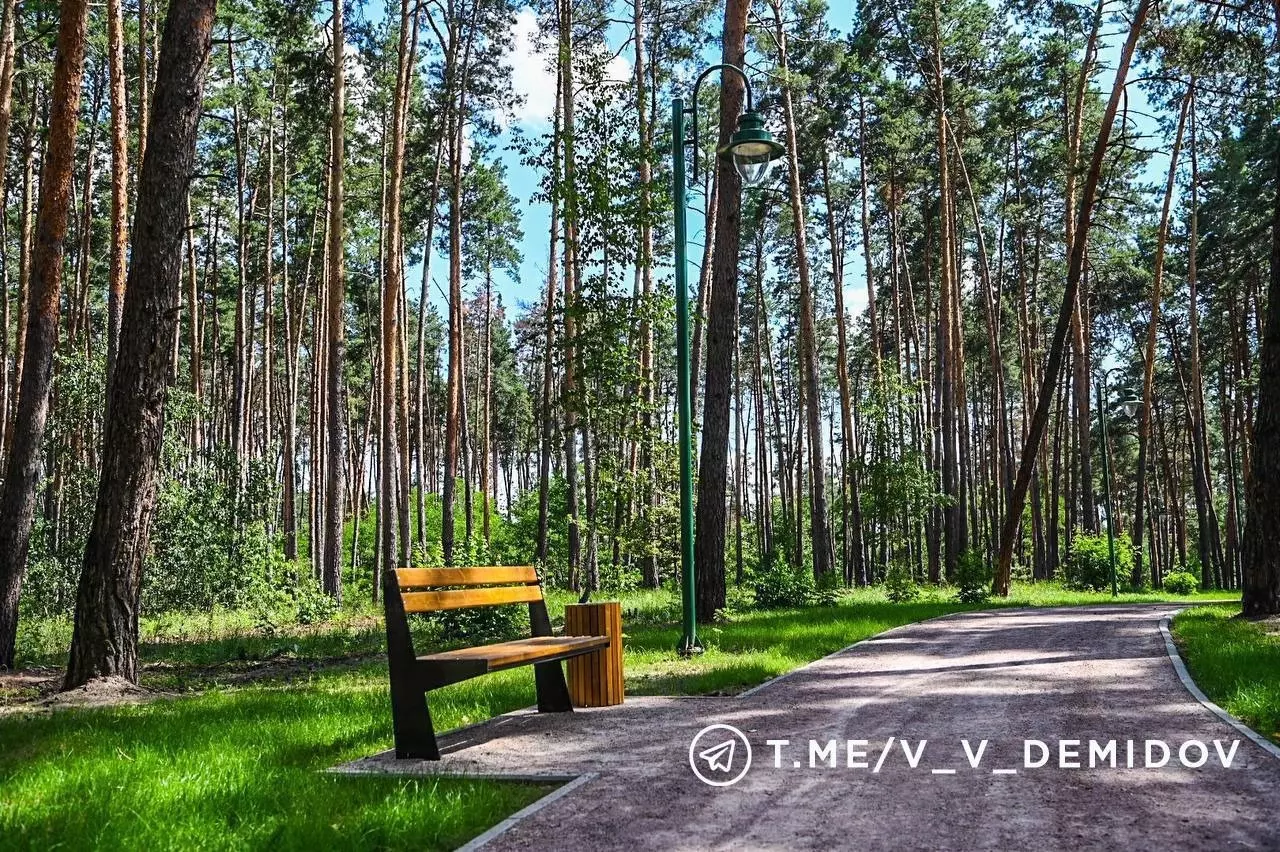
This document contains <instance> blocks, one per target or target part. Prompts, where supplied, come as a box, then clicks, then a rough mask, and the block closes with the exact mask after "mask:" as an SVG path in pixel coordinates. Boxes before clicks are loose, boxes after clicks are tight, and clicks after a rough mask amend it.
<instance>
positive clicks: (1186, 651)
mask: <svg viewBox="0 0 1280 852" xmlns="http://www.w3.org/2000/svg"><path fill="white" fill-rule="evenodd" d="M1239 614H1240V607H1239V606H1235V605H1231V606H1203V607H1196V608H1195V609H1189V610H1187V611H1186V612H1183V613H1181V614H1180V615H1179V616H1178V617H1177V618H1175V619H1174V621H1173V636H1174V641H1175V642H1177V644H1178V649H1179V651H1180V652H1181V653H1182V656H1183V659H1184V660H1185V661H1186V663H1187V669H1188V671H1190V672H1191V677H1192V678H1194V679H1195V682H1196V684H1197V685H1198V686H1199V687H1200V688H1201V689H1202V690H1204V693H1205V694H1206V695H1208V696H1209V697H1210V698H1211V699H1213V701H1214V703H1215V704H1217V705H1218V706H1220V707H1222V709H1224V710H1226V711H1227V712H1228V713H1230V714H1231V715H1232V716H1235V717H1236V718H1237V719H1239V720H1241V721H1242V722H1244V723H1245V724H1246V725H1248V726H1249V727H1251V728H1253V729H1254V730H1255V731H1257V732H1258V733H1260V734H1262V735H1263V736H1265V737H1270V738H1271V739H1272V740H1274V741H1275V742H1277V743H1280V623H1277V622H1276V621H1275V620H1272V621H1271V622H1270V623H1269V624H1260V623H1256V622H1251V621H1245V620H1244V619H1242V618H1239V617H1237V616H1239Z"/></svg>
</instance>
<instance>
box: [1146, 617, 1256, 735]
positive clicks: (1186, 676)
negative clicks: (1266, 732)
mask: <svg viewBox="0 0 1280 852" xmlns="http://www.w3.org/2000/svg"><path fill="white" fill-rule="evenodd" d="M1188 609H1191V607H1183V608H1182V609H1180V610H1178V611H1177V612H1175V613H1174V614H1173V615H1172V616H1171V615H1166V616H1165V617H1164V618H1162V619H1160V633H1161V634H1162V635H1163V636H1164V649H1165V651H1167V652H1168V654H1169V661H1170V662H1171V663H1173V670H1174V671H1176V672H1177V673H1178V680H1180V681H1182V685H1183V686H1185V687H1186V688H1187V692H1189V693H1191V697H1192V698H1194V699H1195V700H1196V701H1199V702H1200V704H1201V705H1202V706H1203V707H1204V708H1205V709H1206V710H1208V711H1209V712H1210V713H1212V714H1213V715H1215V716H1217V717H1218V718H1219V719H1221V720H1222V721H1224V722H1226V723H1227V724H1228V725H1230V726H1231V727H1233V728H1235V729H1236V730H1237V731H1239V732H1240V733H1241V734H1243V735H1244V736H1246V737H1248V738H1249V739H1250V740H1252V741H1253V742H1254V743H1255V744H1256V745H1257V746H1258V747H1259V748H1261V749H1262V750H1263V751H1265V752H1266V753H1267V754H1269V755H1271V756H1272V757H1274V758H1276V759H1277V760H1280V746H1277V745H1276V744H1275V743H1273V742H1271V740H1269V739H1267V738H1266V737H1264V736H1262V734H1259V733H1258V732H1257V731H1255V730H1254V729H1253V728H1250V727H1249V726H1248V725H1246V724H1245V723H1244V722H1241V721H1240V720H1239V719H1237V718H1236V717H1235V716H1232V715H1231V714H1230V713H1228V712H1227V711H1226V710H1223V709H1222V708H1221V707H1219V706H1218V705H1217V704H1215V703H1213V702H1212V701H1210V700H1209V696H1207V695H1205V694H1204V691H1203V690H1202V689H1200V687H1198V686H1196V682H1195V681H1194V680H1192V679H1191V673H1190V672H1189V671H1187V664H1186V663H1184V662H1183V661H1182V656H1181V655H1180V654H1179V653H1178V646H1177V645H1175V644H1174V642H1173V631H1172V630H1171V629H1170V627H1171V625H1172V623H1173V617H1174V616H1176V615H1181V614H1182V613H1184V612H1186V611H1187V610H1188Z"/></svg>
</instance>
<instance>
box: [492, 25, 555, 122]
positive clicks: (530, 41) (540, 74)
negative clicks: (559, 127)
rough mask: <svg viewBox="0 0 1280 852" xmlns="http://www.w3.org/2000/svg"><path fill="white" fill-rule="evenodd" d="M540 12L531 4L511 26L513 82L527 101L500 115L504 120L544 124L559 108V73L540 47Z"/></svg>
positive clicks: (517, 91) (510, 52)
mask: <svg viewBox="0 0 1280 852" xmlns="http://www.w3.org/2000/svg"><path fill="white" fill-rule="evenodd" d="M540 32H541V29H540V27H539V26H538V16H537V14H535V13H534V11H533V10H532V9H530V8H529V7H527V6H526V7H525V8H523V9H521V10H520V11H519V12H518V13H517V14H516V19H515V22H514V23H513V24H512V26H511V48H510V50H509V51H508V52H507V55H506V64H507V65H509V66H510V67H511V82H512V86H513V88H514V89H515V91H516V94H517V95H519V96H520V97H521V98H522V100H523V104H522V105H521V106H519V107H516V108H515V109H514V110H513V112H512V114H509V115H501V116H499V121H500V122H501V123H502V124H504V125H505V124H507V123H514V124H531V125H543V124H547V123H549V122H550V121H551V115H552V113H553V112H555V108H556V74H555V71H554V70H553V69H552V68H551V67H550V64H549V63H548V57H547V54H546V53H544V52H543V51H541V50H540V49H539V45H538V34H539V33H540Z"/></svg>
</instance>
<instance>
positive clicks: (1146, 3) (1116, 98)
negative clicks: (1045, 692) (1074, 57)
mask: <svg viewBox="0 0 1280 852" xmlns="http://www.w3.org/2000/svg"><path fill="white" fill-rule="evenodd" d="M1150 10H1151V0H1139V2H1138V6H1137V8H1136V9H1135V10H1134V13H1133V18H1132V20H1131V22H1130V26H1129V35H1128V37H1127V38H1126V40H1125V43H1124V47H1123V48H1122V49H1121V51H1120V61H1119V63H1118V64H1117V66H1116V74H1115V80H1114V82H1113V83H1112V86H1111V96H1110V98H1109V99H1108V100H1107V107H1106V110H1105V112H1104V113H1103V116H1102V126H1101V127H1100V128H1099V129H1098V139H1097V142H1096V143H1095V144H1094V148H1093V160H1092V162H1091V163H1090V166H1089V172H1088V175H1087V176H1086V178H1085V184H1084V191H1083V192H1082V193H1081V197H1080V205H1079V209H1078V211H1077V214H1076V229H1075V237H1074V239H1073V240H1072V243H1071V256H1070V262H1069V263H1068V266H1067V281H1066V287H1065V288H1064V291H1063V297H1062V307H1061V308H1060V309H1059V311H1058V323H1057V326H1056V327H1055V328H1054V332H1053V339H1052V341H1050V345H1049V358H1048V360H1047V362H1046V364H1045V369H1044V373H1043V374H1042V376H1041V381H1040V395H1039V397H1038V401H1037V402H1036V408H1035V413H1034V414H1033V415H1032V417H1031V425H1030V428H1028V430H1027V438H1026V441H1025V442H1024V443H1023V446H1022V459H1021V461H1020V463H1019V465H1018V476H1017V478H1016V479H1015V480H1014V483H1013V491H1012V492H1011V493H1010V495H1009V503H1008V506H1007V508H1006V510H1005V518H1004V526H1003V529H1002V530H1001V532H1000V555H999V560H998V562H997V565H996V572H995V580H994V582H993V584H992V586H993V589H994V591H995V593H996V594H998V595H1000V596H1002V597H1007V596H1008V594H1009V573H1010V569H1011V568H1012V563H1013V546H1014V543H1015V541H1016V539H1017V538H1018V532H1019V530H1020V529H1021V527H1022V511H1023V509H1024V508H1026V503H1027V490H1028V488H1029V487H1030V484H1031V474H1032V473H1033V472H1034V470H1035V464H1036V455H1037V451H1038V449H1039V446H1040V441H1041V439H1042V438H1043V437H1044V432H1045V428H1046V426H1047V425H1048V422H1049V408H1050V406H1051V405H1052V404H1053V396H1054V390H1055V388H1056V386H1057V384H1058V377H1059V375H1060V374H1061V371H1062V361H1063V355H1064V349H1065V345H1066V339H1067V332H1068V331H1069V330H1070V328H1071V318H1072V315H1073V314H1074V313H1075V307H1076V301H1077V298H1078V296H1079V292H1080V277H1081V274H1082V273H1083V271H1084V254H1085V244H1086V242H1087V241H1088V233H1089V225H1090V224H1091V222H1092V218H1093V205H1094V199H1095V197H1096V195H1097V191H1098V182H1099V180H1100V179H1101V177H1102V165H1103V161H1104V160H1105V158H1106V154H1107V143H1108V141H1109V140H1110V138H1111V125H1112V123H1113V122H1114V121H1115V117H1116V111H1117V109H1118V108H1119V105H1120V98H1121V96H1122V95H1123V94H1124V86H1125V78H1126V77H1127V76H1128V74H1129V64H1130V63H1131V62H1132V61H1133V53H1134V50H1135V48H1136V47H1137V44H1138V38H1139V36H1140V35H1141V34H1142V25H1143V23H1144V22H1145V21H1146V18H1147V13H1148V12H1149V11H1150Z"/></svg>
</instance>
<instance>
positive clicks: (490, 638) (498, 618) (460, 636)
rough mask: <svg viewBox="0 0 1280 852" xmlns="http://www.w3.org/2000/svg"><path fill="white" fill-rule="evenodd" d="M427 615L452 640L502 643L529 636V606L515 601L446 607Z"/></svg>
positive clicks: (444, 636)
mask: <svg viewBox="0 0 1280 852" xmlns="http://www.w3.org/2000/svg"><path fill="white" fill-rule="evenodd" d="M427 618H428V620H429V621H430V622H431V623H433V624H435V625H436V626H437V627H438V628H439V630H440V635H441V637H442V638H443V639H445V640H446V641H449V642H458V641H461V642H469V643H476V642H499V641H502V640H504V639H514V638H516V637H517V636H528V635H529V608H528V607H525V606H516V605H514V604H512V605H507V606H482V607H478V608H476V609H447V610H443V611H441V612H433V613H431V614H430V615H429V616H427Z"/></svg>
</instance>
